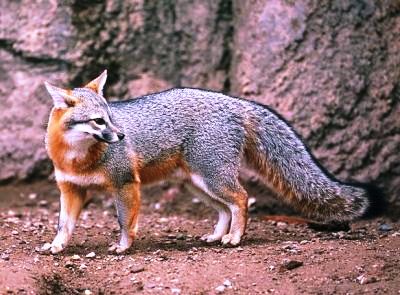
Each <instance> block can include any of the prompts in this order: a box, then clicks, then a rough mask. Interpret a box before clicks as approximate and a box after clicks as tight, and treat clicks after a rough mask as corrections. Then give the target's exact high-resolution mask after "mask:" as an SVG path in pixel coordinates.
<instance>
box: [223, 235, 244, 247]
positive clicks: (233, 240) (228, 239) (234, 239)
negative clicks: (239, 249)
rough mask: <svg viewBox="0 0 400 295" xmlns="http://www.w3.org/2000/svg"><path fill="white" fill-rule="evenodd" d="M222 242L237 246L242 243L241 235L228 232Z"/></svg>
mask: <svg viewBox="0 0 400 295" xmlns="http://www.w3.org/2000/svg"><path fill="white" fill-rule="evenodd" d="M221 242H222V244H223V245H224V246H229V245H230V246H237V245H239V243H240V236H238V235H234V234H227V235H224V236H223V237H222V239H221Z"/></svg>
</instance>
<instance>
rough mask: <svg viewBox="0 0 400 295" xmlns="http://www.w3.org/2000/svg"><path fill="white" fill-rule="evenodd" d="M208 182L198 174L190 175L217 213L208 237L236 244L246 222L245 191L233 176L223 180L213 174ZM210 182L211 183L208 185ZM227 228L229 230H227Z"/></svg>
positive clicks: (224, 242) (225, 243)
mask: <svg viewBox="0 0 400 295" xmlns="http://www.w3.org/2000/svg"><path fill="white" fill-rule="evenodd" d="M212 179H213V180H212V181H209V182H208V183H209V184H206V183H207V181H206V179H204V178H203V177H201V176H199V175H192V182H193V184H194V185H195V186H196V187H199V188H201V190H202V191H203V192H205V193H206V194H207V195H208V196H209V197H210V198H211V200H212V202H211V205H212V206H213V205H214V206H215V207H216V209H217V210H218V213H219V220H218V223H217V225H216V227H215V232H214V234H212V235H211V236H210V237H207V240H208V238H210V241H212V240H213V239H215V240H221V242H222V243H223V244H224V245H227V244H230V245H233V246H236V245H238V244H239V243H240V240H241V238H242V236H243V234H244V232H245V230H246V224H247V211H248V208H247V199H248V197H247V193H246V191H245V190H244V188H243V187H242V186H241V185H240V183H239V181H238V180H237V179H235V178H234V177H231V178H229V180H228V181H224V178H221V177H217V176H214V177H212ZM210 184H211V185H210ZM228 229H229V232H228Z"/></svg>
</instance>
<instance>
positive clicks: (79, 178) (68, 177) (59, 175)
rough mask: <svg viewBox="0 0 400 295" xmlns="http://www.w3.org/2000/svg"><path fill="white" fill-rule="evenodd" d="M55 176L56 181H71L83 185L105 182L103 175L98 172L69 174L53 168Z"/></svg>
mask: <svg viewBox="0 0 400 295" xmlns="http://www.w3.org/2000/svg"><path fill="white" fill-rule="evenodd" d="M55 177H56V180H57V182H71V183H73V184H76V185H80V186H84V187H88V186H92V185H104V184H105V183H106V179H105V177H104V175H103V174H100V173H91V174H69V173H66V172H63V171H61V170H58V169H55Z"/></svg>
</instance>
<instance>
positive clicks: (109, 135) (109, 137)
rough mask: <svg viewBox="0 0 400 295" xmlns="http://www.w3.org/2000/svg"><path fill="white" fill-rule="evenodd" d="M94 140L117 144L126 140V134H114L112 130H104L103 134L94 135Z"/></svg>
mask: <svg viewBox="0 0 400 295" xmlns="http://www.w3.org/2000/svg"><path fill="white" fill-rule="evenodd" d="M93 136H94V138H95V139H96V140H98V141H102V142H106V143H116V142H118V141H121V140H122V139H124V137H125V134H123V133H122V132H113V131H112V130H110V129H104V130H103V131H102V132H101V135H98V134H94V135H93Z"/></svg>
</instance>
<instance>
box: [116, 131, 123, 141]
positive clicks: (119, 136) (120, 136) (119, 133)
mask: <svg viewBox="0 0 400 295" xmlns="http://www.w3.org/2000/svg"><path fill="white" fill-rule="evenodd" d="M117 136H118V139H119V140H123V139H124V137H125V134H123V133H121V132H118V133H117Z"/></svg>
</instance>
